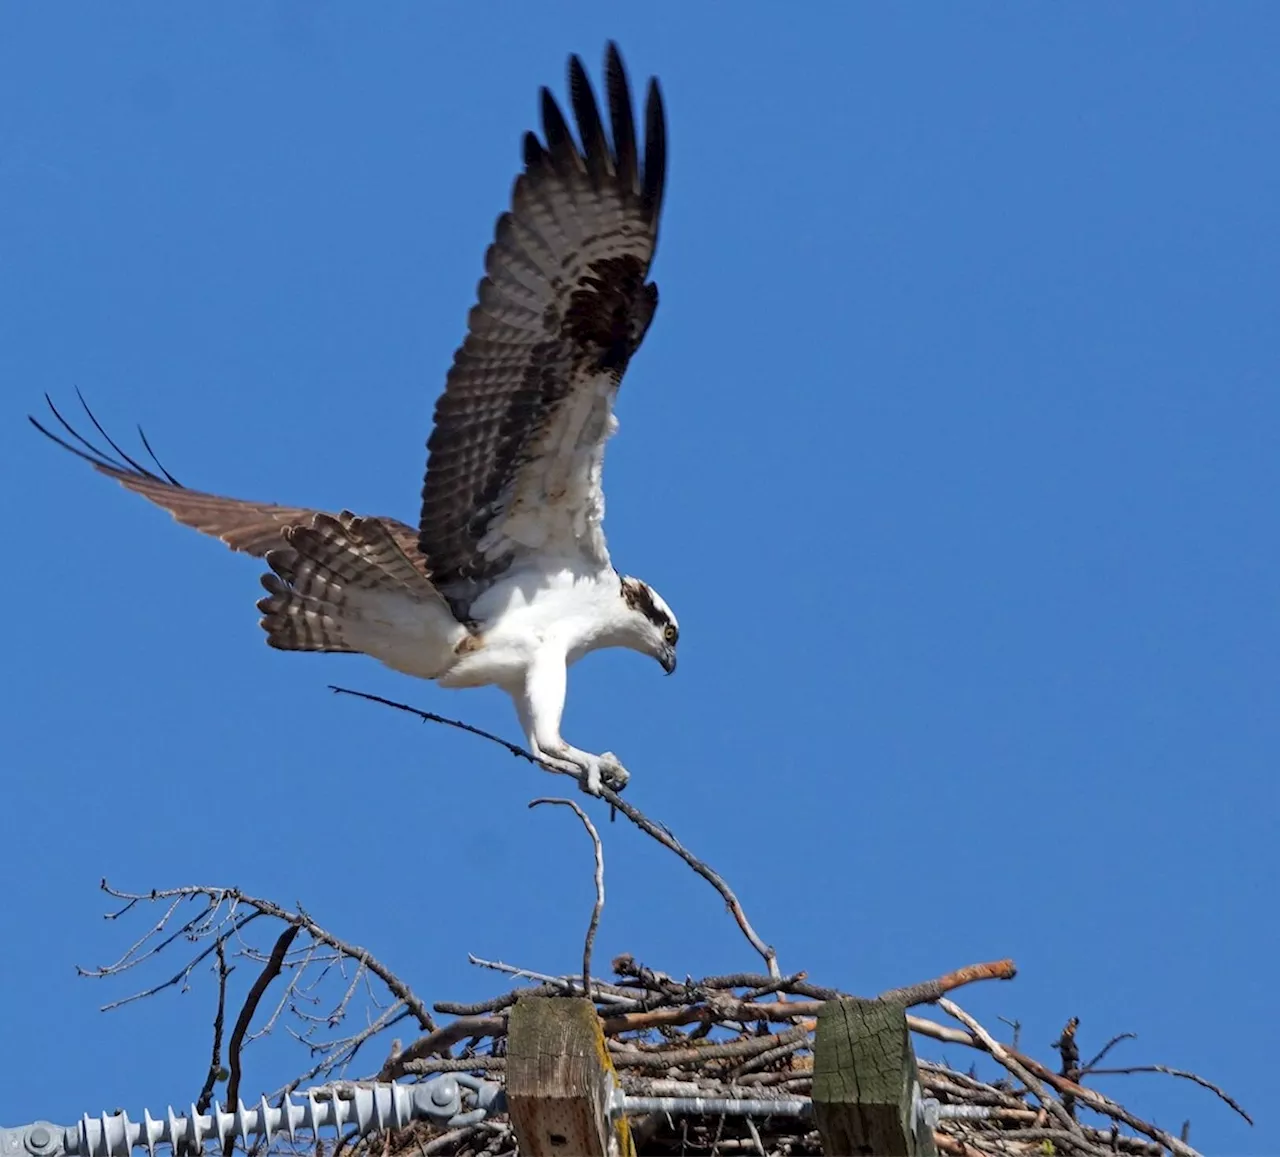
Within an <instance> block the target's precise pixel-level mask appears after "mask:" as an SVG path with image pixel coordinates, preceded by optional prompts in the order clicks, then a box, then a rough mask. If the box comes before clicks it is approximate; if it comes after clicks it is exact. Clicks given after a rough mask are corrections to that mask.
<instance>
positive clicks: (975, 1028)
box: [938, 996, 1080, 1134]
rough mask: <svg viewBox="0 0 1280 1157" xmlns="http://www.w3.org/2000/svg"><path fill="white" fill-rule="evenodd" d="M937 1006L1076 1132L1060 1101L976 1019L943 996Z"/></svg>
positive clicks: (1061, 1122) (1074, 1125) (1062, 1123)
mask: <svg viewBox="0 0 1280 1157" xmlns="http://www.w3.org/2000/svg"><path fill="white" fill-rule="evenodd" d="M938 1007H939V1008H941V1009H942V1010H943V1012H945V1013H946V1014H947V1015H948V1016H952V1017H955V1019H956V1020H958V1021H959V1022H960V1023H961V1024H963V1025H964V1026H965V1028H967V1029H968V1030H969V1031H970V1032H972V1033H973V1035H974V1036H976V1037H977V1038H978V1039H979V1040H980V1041H981V1042H982V1043H983V1045H984V1046H985V1048H986V1050H987V1052H989V1053H990V1054H991V1055H992V1056H993V1057H995V1058H996V1060H998V1061H999V1062H1000V1063H1001V1064H1002V1065H1004V1067H1005V1068H1006V1069H1008V1070H1009V1071H1010V1072H1011V1073H1012V1074H1013V1075H1014V1076H1015V1077H1017V1078H1018V1080H1020V1081H1021V1082H1022V1083H1023V1084H1024V1085H1026V1086H1027V1088H1028V1089H1030V1090H1031V1091H1032V1092H1033V1093H1035V1095H1036V1097H1038V1098H1039V1100H1040V1103H1041V1104H1042V1105H1044V1107H1045V1108H1046V1109H1048V1110H1049V1112H1050V1114H1051V1115H1052V1116H1054V1117H1056V1118H1057V1120H1058V1123H1059V1124H1060V1125H1061V1126H1062V1127H1063V1128H1064V1129H1066V1130H1067V1131H1068V1132H1070V1133H1075V1134H1078V1133H1079V1132H1080V1126H1079V1125H1078V1124H1077V1123H1076V1121H1075V1119H1074V1118H1073V1117H1072V1116H1071V1114H1070V1113H1068V1112H1067V1110H1066V1109H1064V1108H1063V1106H1062V1102H1061V1101H1059V1100H1058V1098H1057V1097H1054V1096H1051V1095H1050V1094H1049V1092H1048V1090H1046V1089H1045V1087H1044V1085H1042V1084H1041V1083H1040V1082H1039V1081H1038V1080H1036V1078H1035V1077H1033V1076H1032V1075H1031V1074H1030V1073H1029V1072H1028V1071H1027V1070H1026V1069H1025V1068H1024V1067H1023V1066H1022V1065H1021V1064H1019V1063H1018V1060H1017V1059H1016V1058H1015V1057H1013V1056H1012V1055H1010V1053H1009V1052H1008V1050H1007V1049H1005V1047H1004V1046H1003V1045H1002V1044H1000V1042H999V1041H997V1040H996V1039H995V1037H993V1036H992V1035H991V1034H990V1033H989V1032H987V1030H986V1029H985V1028H983V1027H982V1025H980V1024H979V1023H978V1022H977V1020H975V1019H974V1018H973V1017H972V1016H970V1015H969V1014H968V1013H967V1012H965V1010H964V1009H962V1008H961V1007H960V1006H959V1005H958V1004H956V1003H954V1002H953V1001H950V1000H948V999H947V998H946V997H945V996H942V997H939V998H938Z"/></svg>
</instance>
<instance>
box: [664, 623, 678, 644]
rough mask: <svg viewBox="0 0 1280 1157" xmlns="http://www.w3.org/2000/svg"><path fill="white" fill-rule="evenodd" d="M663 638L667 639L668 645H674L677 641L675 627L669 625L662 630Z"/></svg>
mask: <svg viewBox="0 0 1280 1157" xmlns="http://www.w3.org/2000/svg"><path fill="white" fill-rule="evenodd" d="M662 637H663V638H664V639H666V640H667V642H668V643H674V642H675V641H676V629H675V627H673V626H672V625H671V624H670V623H668V624H667V625H666V626H665V627H663V628H662Z"/></svg>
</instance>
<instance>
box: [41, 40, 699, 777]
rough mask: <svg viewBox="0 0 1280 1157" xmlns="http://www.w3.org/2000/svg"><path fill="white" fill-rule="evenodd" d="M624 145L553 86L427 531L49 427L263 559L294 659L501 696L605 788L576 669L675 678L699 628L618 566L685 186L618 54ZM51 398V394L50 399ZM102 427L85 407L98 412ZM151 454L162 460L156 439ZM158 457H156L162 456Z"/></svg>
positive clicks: (427, 507) (584, 103)
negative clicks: (620, 436) (578, 742)
mask: <svg viewBox="0 0 1280 1157" xmlns="http://www.w3.org/2000/svg"><path fill="white" fill-rule="evenodd" d="M605 89H606V94H607V103H608V112H609V122H610V128H611V131H610V132H609V133H608V134H606V130H605V125H604V121H603V119H602V117H601V115H600V111H599V107H598V106H597V104H596V99H595V95H594V94H593V92H592V89H591V84H590V82H589V81H588V79H587V75H586V72H585V70H584V69H583V67H582V63H581V61H580V60H579V59H578V58H577V57H576V56H573V57H571V58H570V60H569V92H570V96H571V99H572V104H573V112H574V115H575V119H576V121H577V128H578V139H577V140H575V139H574V136H573V134H572V132H571V131H570V129H569V126H568V124H567V123H566V121H565V117H564V115H563V114H562V113H561V111H560V108H559V106H558V105H557V104H556V101H555V98H554V97H553V96H552V95H551V93H550V92H549V91H548V90H547V89H545V88H543V89H542V129H543V138H544V139H543V140H539V139H538V137H537V136H536V135H535V134H534V133H532V132H530V133H526V134H525V138H524V171H523V172H522V173H521V174H520V175H519V176H518V177H517V178H516V181H515V185H514V187H513V189H512V193H511V208H510V210H509V211H508V212H505V213H503V214H502V216H501V217H499V218H498V222H497V227H496V234H495V238H494V241H493V244H492V245H490V246H489V250H488V252H487V253H486V255H485V277H484V278H483V279H482V280H481V282H480V284H479V290H478V301H477V304H476V305H475V307H474V308H473V309H472V310H471V313H470V316H469V318H468V326H467V336H466V339H465V340H464V341H463V343H462V345H461V346H460V347H459V348H458V350H457V352H456V353H455V354H454V358H453V365H452V367H451V368H450V370H449V373H448V376H447V378H446V382H445V389H444V392H443V394H441V396H440V398H439V400H438V401H437V403H436V407H435V426H434V429H433V430H432V432H431V436H430V438H429V439H428V441H427V450H428V456H427V468H426V478H425V481H424V483H423V487H422V507H421V514H420V517H419V520H418V525H417V527H416V528H414V527H411V526H409V525H407V524H405V523H403V522H399V521H397V520H396V519H394V518H386V517H368V516H366V517H357V516H356V515H354V514H352V513H350V512H349V511H343V512H341V513H339V514H328V513H325V512H322V511H318V510H313V509H309V508H307V507H302V506H277V505H274V504H271V503H263V502H247V501H243V500H241V499H238V498H226V497H222V496H220V495H216V494H208V493H203V492H201V491H197V490H189V489H187V488H186V487H184V486H182V485H181V484H180V483H179V482H178V481H177V480H176V479H175V478H174V477H173V476H172V475H171V474H169V472H168V471H166V470H165V469H164V467H163V466H161V465H160V463H159V462H158V461H155V466H156V468H157V470H158V471H159V473H156V472H154V471H152V470H151V469H149V468H147V467H144V466H142V465H139V463H138V462H136V461H135V460H134V459H133V458H131V457H129V455H128V454H126V453H125V452H124V451H122V450H121V449H120V448H119V446H117V445H116V443H115V442H114V441H112V440H111V438H110V437H109V436H108V435H107V433H106V431H105V430H103V428H102V427H101V426H100V425H99V424H98V421H97V419H96V418H94V416H93V414H92V413H89V419H90V421H91V422H92V423H93V425H94V427H95V428H96V429H97V430H98V433H99V434H100V435H101V436H102V437H103V438H104V439H105V440H106V442H107V443H108V445H109V446H110V447H111V449H112V450H113V451H115V453H116V454H117V455H119V458H116V457H112V455H111V454H109V453H106V452H104V451H102V450H99V449H98V448H97V447H95V446H94V445H93V444H92V443H90V442H89V441H88V440H86V439H85V438H83V437H81V435H80V434H78V433H77V432H76V431H75V430H74V429H72V427H71V426H70V425H68V424H67V422H66V421H65V420H64V419H63V418H62V415H61V414H59V413H58V411H57V410H56V409H54V408H53V403H52V402H50V403H49V405H50V409H52V410H53V413H54V416H55V417H56V418H57V420H58V421H59V422H61V424H62V426H63V428H64V429H65V431H66V432H67V434H68V435H69V436H70V437H71V438H72V439H73V440H74V441H75V442H76V443H78V444H79V445H78V446H77V445H73V444H71V443H69V442H67V441H65V440H63V439H62V438H60V437H59V436H58V435H56V434H53V433H51V432H50V431H49V430H47V429H45V427H43V426H41V425H40V423H39V422H37V421H36V420H35V419H34V418H32V419H31V421H32V423H33V424H34V425H35V426H36V428H37V429H39V430H40V431H41V433H43V434H45V435H47V436H48V437H50V438H52V439H53V440H54V441H55V442H57V443H58V444H59V445H61V446H63V447H64V448H65V449H68V450H70V451H71V452H72V453H75V454H77V455H79V456H80V457H81V458H84V459H86V460H87V461H89V462H91V463H92V464H93V466H94V467H95V468H96V469H97V470H98V471H99V472H101V473H103V474H106V475H107V476H108V477H111V478H114V479H116V481H118V482H120V483H121V484H122V485H124V486H125V487H126V488H127V489H129V490H132V491H133V492H134V493H136V494H140V495H142V496H143V497H144V498H147V499H149V500H150V501H152V502H154V503H156V504H157V505H158V506H162V507H163V508H164V509H166V510H168V511H169V513H170V514H172V515H173V517H174V518H175V519H176V520H177V521H178V522H181V523H183V524H185V525H187V526H191V527H194V528H195V529H197V530H200V531H203V532H204V533H205V534H208V535H212V536H214V537H216V538H219V539H221V540H222V541H223V542H224V543H225V544H226V545H227V546H229V547H230V548H231V549H232V550H236V551H243V552H245V553H247V554H251V555H256V556H258V557H260V558H264V559H265V560H266V563H267V565H268V566H269V567H270V571H269V572H268V573H267V574H264V575H263V576H262V585H263V586H264V587H265V588H266V590H267V595H266V597H265V598H263V599H262V600H261V601H260V602H259V603H258V608H259V610H261V611H262V615H263V617H262V619H261V626H262V628H263V630H264V631H266V634H267V642H268V643H269V644H270V645H271V646H273V647H278V648H280V649H281V650H285V651H339V652H355V653H361V654H365V655H371V656H373V657H374V658H375V659H379V660H380V661H381V662H383V663H385V664H386V665H387V666H389V667H392V668H394V669H395V670H397V671H402V672H404V673H405V674H408V675H415V676H418V677H419V678H423V679H431V680H434V681H435V682H436V683H438V684H439V685H440V686H442V687H482V686H486V685H496V686H498V687H501V688H502V689H503V690H504V691H506V692H507V693H508V694H509V695H510V696H511V698H512V699H513V700H514V701H515V707H516V712H517V714H518V715H519V717H520V724H521V727H522V728H523V730H524V733H525V735H526V737H527V738H528V742H529V746H530V748H531V749H532V751H533V753H534V754H535V755H536V756H537V757H538V758H539V759H540V760H542V761H544V762H545V763H547V764H548V765H550V766H552V767H555V768H558V769H560V770H562V771H566V772H569V773H570V774H572V775H574V776H576V777H577V778H578V779H579V781H580V783H581V784H582V786H583V787H584V788H586V789H587V790H588V791H590V792H592V793H598V792H599V790H600V785H601V783H602V782H604V783H609V784H611V785H613V786H618V787H620V786H622V784H624V783H625V782H626V778H627V773H626V771H625V770H624V769H623V767H622V765H621V764H620V763H619V762H618V760H617V758H616V757H615V756H614V755H613V754H612V753H611V752H605V753H603V754H601V755H595V754H592V753H591V752H587V751H582V750H580V749H579V748H576V747H573V746H571V745H570V744H569V743H567V742H566V741H565V740H564V738H563V737H562V736H561V734H560V720H561V715H562V713H563V710H564V702H565V688H566V678H567V668H568V666H569V665H570V664H571V663H574V662H575V661H577V660H578V659H580V658H582V656H583V655H585V654H587V653H588V652H589V651H594V650H597V649H599V648H601V647H628V648H630V649H631V650H634V651H639V652H641V653H642V654H645V655H649V656H651V657H653V658H654V659H656V660H657V661H658V662H659V663H660V664H661V665H662V667H663V669H664V670H665V671H666V672H667V673H668V674H670V673H671V672H672V671H674V670H675V667H676V641H677V639H678V638H679V634H680V628H679V626H678V624H677V623H676V618H675V615H674V614H672V612H671V609H670V608H669V607H668V606H667V604H666V603H665V602H664V601H663V600H662V598H661V597H659V595H658V593H657V592H656V591H655V590H654V589H653V588H652V587H651V586H649V585H648V584H647V583H644V582H641V581H640V580H639V579H636V578H631V577H629V576H627V575H623V574H620V573H619V572H618V571H617V570H615V569H614V567H613V565H612V563H611V562H610V559H609V551H608V548H607V547H606V545H605V537H604V530H603V526H602V523H603V519H604V492H603V489H602V485H601V469H602V465H603V459H604V446H605V441H606V439H608V438H609V437H610V435H612V434H613V433H614V431H615V430H616V429H617V420H616V419H615V418H614V415H613V406H614V399H615V398H616V397H617V393H618V386H619V384H620V383H621V381H622V376H623V374H624V373H625V371H626V368H627V364H628V363H629V362H630V360H631V357H632V355H633V354H634V353H635V352H636V350H637V349H638V348H639V346H640V343H641V341H642V340H643V338H644V335H645V332H646V330H648V328H649V323H650V322H651V321H652V320H653V315H654V310H655V308H656V307H657V304H658V290H657V286H656V285H654V283H653V282H651V281H648V280H647V277H648V273H649V267H650V264H651V263H652V261H653V255H654V248H655V246H656V244H657V239H658V220H659V216H660V213H661V209H662V196H663V187H664V183H665V172H666V125H665V117H664V113H663V106H662V95H661V92H660V90H659V88H658V84H657V81H656V80H650V82H649V86H648V93H647V100H646V104H645V117H644V143H643V159H642V158H641V155H640V149H639V145H638V142H637V134H636V126H635V122H634V119H633V116H632V106H631V93H630V89H629V85H628V82H627V76H626V72H625V70H624V68H623V64H622V59H621V57H620V55H619V53H618V50H617V46H616V45H614V44H612V43H611V44H610V45H609V47H608V50H607V53H606V57H605ZM46 400H48V399H46ZM86 412H87V407H86ZM143 445H144V447H145V448H146V450H147V452H148V453H150V451H151V448H150V446H149V445H147V443H146V438H145V436H143ZM152 458H153V460H154V455H152Z"/></svg>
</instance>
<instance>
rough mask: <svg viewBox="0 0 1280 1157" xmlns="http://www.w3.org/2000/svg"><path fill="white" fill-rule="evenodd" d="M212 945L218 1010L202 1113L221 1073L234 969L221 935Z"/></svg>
mask: <svg viewBox="0 0 1280 1157" xmlns="http://www.w3.org/2000/svg"><path fill="white" fill-rule="evenodd" d="M170 911H172V909H170ZM214 947H215V949H216V951H217V954H218V1010H217V1012H215V1013H214V1014H213V1055H212V1056H211V1057H210V1058H209V1075H208V1076H207V1077H205V1079H204V1088H202V1089H201V1090H200V1096H199V1097H197V1098H196V1108H197V1109H199V1110H200V1112H202V1113H204V1112H207V1111H208V1108H209V1104H210V1102H211V1101H212V1100H213V1087H214V1085H216V1084H217V1083H218V1078H219V1077H220V1076H221V1075H222V1021H223V1016H224V1014H225V1012H226V1007H227V977H228V976H230V975H231V973H232V972H233V971H234V969H231V968H228V967H227V954H226V951H225V950H224V948H223V941H222V937H218V940H217V942H216V943H215V945H214Z"/></svg>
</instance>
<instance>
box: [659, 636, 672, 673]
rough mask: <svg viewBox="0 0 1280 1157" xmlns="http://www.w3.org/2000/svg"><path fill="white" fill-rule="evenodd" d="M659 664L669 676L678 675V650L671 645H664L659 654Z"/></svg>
mask: <svg viewBox="0 0 1280 1157" xmlns="http://www.w3.org/2000/svg"><path fill="white" fill-rule="evenodd" d="M658 662H659V663H661V664H662V669H663V670H664V671H665V672H666V673H667V674H668V675H674V674H675V673H676V649H675V648H674V647H673V646H672V645H671V644H670V643H664V644H663V645H662V650H661V651H659V652H658Z"/></svg>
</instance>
